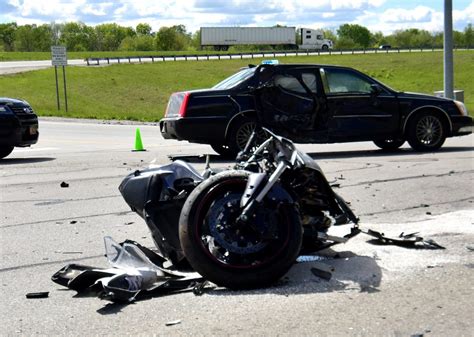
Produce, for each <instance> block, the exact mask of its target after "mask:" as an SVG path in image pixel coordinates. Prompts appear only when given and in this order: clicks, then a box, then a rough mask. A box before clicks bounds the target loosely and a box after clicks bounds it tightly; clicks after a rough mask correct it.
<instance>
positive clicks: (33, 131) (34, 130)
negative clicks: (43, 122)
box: [29, 126, 38, 135]
mask: <svg viewBox="0 0 474 337" xmlns="http://www.w3.org/2000/svg"><path fill="white" fill-rule="evenodd" d="M29 132H30V135H36V134H37V133H38V127H37V126H30V127H29Z"/></svg>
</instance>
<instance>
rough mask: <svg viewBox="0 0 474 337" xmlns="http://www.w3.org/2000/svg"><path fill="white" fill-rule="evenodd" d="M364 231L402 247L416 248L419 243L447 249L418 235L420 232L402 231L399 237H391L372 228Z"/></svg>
mask: <svg viewBox="0 0 474 337" xmlns="http://www.w3.org/2000/svg"><path fill="white" fill-rule="evenodd" d="M361 232H362V233H364V234H367V235H370V236H372V237H374V238H376V239H377V240H378V241H379V242H380V243H383V244H388V245H396V246H401V247H407V248H415V247H417V245H416V244H417V243H418V242H419V243H421V244H423V245H424V246H425V247H427V248H431V249H446V248H445V247H443V246H441V245H440V244H438V243H436V242H435V241H434V240H432V239H427V240H425V239H423V238H422V237H421V236H418V235H417V234H418V232H415V233H410V234H405V233H404V232H402V233H400V235H399V236H398V238H390V237H387V236H385V234H384V233H381V232H377V231H374V230H372V229H368V230H361Z"/></svg>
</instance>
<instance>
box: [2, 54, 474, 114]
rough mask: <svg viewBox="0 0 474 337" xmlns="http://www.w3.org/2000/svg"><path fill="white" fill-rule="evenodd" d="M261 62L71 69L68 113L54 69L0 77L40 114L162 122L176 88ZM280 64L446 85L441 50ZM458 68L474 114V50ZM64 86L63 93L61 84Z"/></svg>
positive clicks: (428, 89) (413, 85)
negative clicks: (347, 69) (342, 67)
mask: <svg viewBox="0 0 474 337" xmlns="http://www.w3.org/2000/svg"><path fill="white" fill-rule="evenodd" d="M260 61H261V59H254V60H249V59H247V60H221V61H217V60H216V61H187V62H184V61H178V62H165V63H162V62H159V63H153V64H152V63H147V64H122V65H112V66H108V67H67V70H66V73H67V81H68V103H69V112H68V113H66V112H64V111H57V108H56V92H55V82H54V69H45V70H38V71H31V72H26V73H21V74H15V75H4V76H0V88H1V91H0V93H1V96H7V97H20V98H23V99H26V100H27V101H29V102H30V103H31V104H32V106H33V108H34V109H35V110H36V112H37V113H38V114H39V115H41V116H64V117H76V118H97V119H129V120H141V121H158V120H159V119H160V118H161V117H162V116H163V113H164V110H165V108H166V103H167V101H168V98H169V95H170V94H171V93H172V92H175V91H182V90H188V89H198V88H207V87H210V86H212V85H214V84H215V83H217V82H219V81H220V80H222V79H224V78H225V77H227V76H228V75H230V74H232V73H234V72H236V71H237V70H238V69H239V68H240V67H243V66H246V65H247V64H248V63H255V64H257V63H259V62H260ZM280 62H282V63H319V64H338V65H345V66H350V67H354V68H356V69H358V70H360V71H362V72H365V73H367V74H369V75H371V76H373V77H375V78H377V79H378V80H380V81H382V82H384V83H385V84H387V85H389V86H391V87H392V88H394V89H397V90H403V91H413V92H421V93H428V94H432V93H433V91H435V90H442V89H443V53H442V52H433V53H431V52H430V53H401V54H366V55H332V56H310V57H287V58H280ZM454 70H455V74H454V81H455V88H456V89H463V90H464V95H465V103H466V105H467V107H468V110H469V111H470V113H471V115H472V114H473V111H474V81H473V77H474V52H472V51H458V52H455V59H454ZM61 79H62V78H61ZM60 89H61V92H60V93H61V95H63V93H62V87H61V88H60ZM61 99H63V98H61ZM62 109H64V104H63V105H62Z"/></svg>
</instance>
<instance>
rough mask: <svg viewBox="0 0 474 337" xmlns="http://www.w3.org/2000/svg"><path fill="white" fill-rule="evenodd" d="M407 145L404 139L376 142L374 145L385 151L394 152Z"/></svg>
mask: <svg viewBox="0 0 474 337" xmlns="http://www.w3.org/2000/svg"><path fill="white" fill-rule="evenodd" d="M404 143H405V140H404V139H401V140H399V139H384V140H374V144H375V145H377V146H378V147H379V148H381V149H382V150H384V151H394V150H396V149H398V148H399V147H400V146H402V145H403V144H404Z"/></svg>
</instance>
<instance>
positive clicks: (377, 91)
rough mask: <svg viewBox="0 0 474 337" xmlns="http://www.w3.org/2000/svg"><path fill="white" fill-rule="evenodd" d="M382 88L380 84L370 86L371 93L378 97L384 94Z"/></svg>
mask: <svg viewBox="0 0 474 337" xmlns="http://www.w3.org/2000/svg"><path fill="white" fill-rule="evenodd" d="M382 91H383V90H382V88H381V87H380V85H378V84H376V83H375V84H371V85H370V93H371V94H372V95H374V96H378V95H379V94H380V93H381V92H382Z"/></svg>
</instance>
